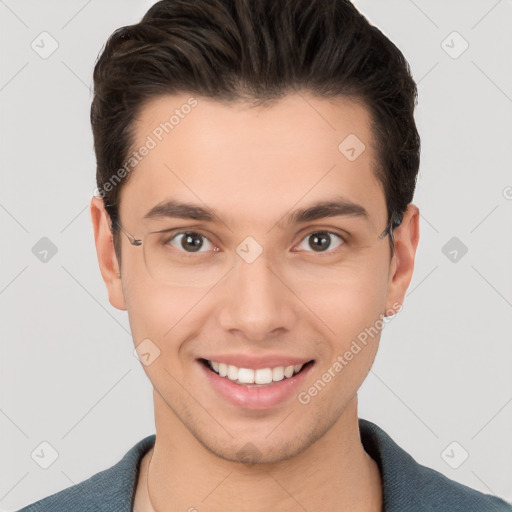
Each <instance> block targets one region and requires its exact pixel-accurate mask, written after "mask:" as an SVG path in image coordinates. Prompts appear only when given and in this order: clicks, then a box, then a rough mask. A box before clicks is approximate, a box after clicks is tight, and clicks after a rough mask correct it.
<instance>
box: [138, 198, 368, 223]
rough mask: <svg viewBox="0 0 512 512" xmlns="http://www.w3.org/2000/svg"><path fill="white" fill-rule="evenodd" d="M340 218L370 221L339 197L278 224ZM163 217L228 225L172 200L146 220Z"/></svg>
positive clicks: (211, 212) (296, 212) (299, 211)
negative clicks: (346, 217)
mask: <svg viewBox="0 0 512 512" xmlns="http://www.w3.org/2000/svg"><path fill="white" fill-rule="evenodd" d="M338 216H348V217H361V218H363V219H365V220H368V219H369V215H368V212H367V210H366V209H365V208H364V206H362V205H360V204H357V203H354V202H352V201H349V200H348V199H346V198H343V197H341V196H338V197H335V198H334V199H331V200H328V201H319V202H316V203H314V204H312V205H310V206H308V207H306V208H301V209H297V210H294V211H293V212H291V213H288V214H287V215H284V216H283V217H282V218H281V220H280V221H278V222H277V223H276V224H277V225H278V226H280V227H283V226H285V225H289V224H301V223H305V222H311V221H314V220H320V219H324V218H328V217H338ZM162 217H171V218H179V219H192V220H201V221H205V222H213V223H222V224H225V225H227V224H226V222H225V220H224V219H223V217H222V216H221V215H220V214H218V213H216V212H215V211H214V210H212V209H211V208H208V207H206V206H199V205H195V204H191V203H183V202H180V201H176V200H172V199H171V200H167V201H165V202H162V203H159V204H157V205H156V206H154V207H153V208H151V210H149V211H148V212H147V213H146V215H144V218H145V219H154V218H162Z"/></svg>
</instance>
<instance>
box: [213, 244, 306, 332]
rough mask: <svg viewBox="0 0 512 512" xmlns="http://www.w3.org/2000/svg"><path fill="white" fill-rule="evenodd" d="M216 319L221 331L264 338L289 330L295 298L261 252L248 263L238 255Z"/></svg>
mask: <svg viewBox="0 0 512 512" xmlns="http://www.w3.org/2000/svg"><path fill="white" fill-rule="evenodd" d="M225 291H226V294H225V295H224V300H223V303H222V305H221V308H220V317H219V321H220V324H221V327H222V328H223V329H224V330H225V331H230V332H232V333H234V334H236V333H238V334H242V335H243V336H244V337H245V338H246V339H248V340H252V341H264V340H268V339H270V338H271V337H272V338H274V337H275V336H276V335H277V336H279V335H281V336H282V335H283V334H284V332H285V331H290V330H291V329H292V327H293V324H294V322H296V320H297V318H298V316H297V311H296V307H297V305H296V304H297V302H298V301H297V299H296V298H295V297H294V295H293V292H292V291H291V289H290V287H289V285H287V283H285V282H284V280H283V278H282V277H281V276H280V275H279V272H278V271H277V270H275V269H274V268H273V267H272V266H271V265H270V264H269V261H268V259H267V258H266V256H265V253H263V254H261V255H260V256H259V257H258V258H257V259H256V260H255V261H253V262H252V263H247V262H246V261H244V260H243V259H242V258H238V259H237V261H236V262H235V265H234V266H233V268H232V270H231V271H230V272H229V274H228V276H227V279H226V282H225Z"/></svg>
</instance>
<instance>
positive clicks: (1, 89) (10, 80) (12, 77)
mask: <svg viewBox="0 0 512 512" xmlns="http://www.w3.org/2000/svg"><path fill="white" fill-rule="evenodd" d="M27 66H28V61H27V62H25V64H23V66H21V68H20V69H18V71H16V73H14V75H13V76H11V78H9V80H7V82H5V84H4V85H2V87H0V92H1V91H3V90H4V89H5V88H6V87H7V86H8V85H9V84H10V83H11V82H12V81H13V80H14V79H15V78H16V77H17V76H18V75H19V74H20V73H21V72H22V71H23V70H24V69H25V68H26V67H27Z"/></svg>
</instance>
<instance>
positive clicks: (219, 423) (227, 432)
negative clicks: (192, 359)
mask: <svg viewBox="0 0 512 512" xmlns="http://www.w3.org/2000/svg"><path fill="white" fill-rule="evenodd" d="M164 370H165V371H166V372H167V373H168V374H169V376H170V377H171V378H172V379H174V381H175V382H176V383H177V384H178V385H179V386H180V387H181V389H183V391H185V393H188V396H190V398H192V399H193V400H195V401H196V403H197V405H199V407H201V408H202V409H203V410H204V411H205V412H206V413H207V414H208V416H210V418H211V419H212V420H213V421H215V423H217V425H219V427H220V428H221V429H222V430H224V432H226V434H229V435H230V436H231V437H233V434H232V433H231V432H230V431H229V430H228V429H227V428H226V427H225V426H224V425H223V424H222V423H221V422H220V421H219V420H218V419H217V418H216V417H215V416H214V415H213V414H212V413H211V412H210V411H209V410H208V409H207V408H206V407H205V406H204V405H203V404H202V403H201V402H200V401H199V400H198V399H197V398H196V397H195V396H194V395H193V394H192V393H191V392H190V391H189V390H188V389H187V388H186V387H185V386H184V385H183V384H182V383H181V382H180V381H179V380H178V379H177V378H176V377H175V376H174V375H172V373H171V372H169V370H168V369H167V368H164ZM157 391H158V390H157ZM158 394H159V395H160V396H161V397H162V399H163V400H164V401H165V398H164V397H163V396H162V393H160V391H158ZM166 403H167V402H166Z"/></svg>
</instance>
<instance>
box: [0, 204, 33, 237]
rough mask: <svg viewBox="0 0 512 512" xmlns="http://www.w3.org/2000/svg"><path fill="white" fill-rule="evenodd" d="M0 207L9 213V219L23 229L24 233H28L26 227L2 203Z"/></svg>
mask: <svg viewBox="0 0 512 512" xmlns="http://www.w3.org/2000/svg"><path fill="white" fill-rule="evenodd" d="M0 208H2V210H4V212H5V213H7V215H9V217H11V219H12V220H13V221H14V222H16V224H18V226H20V227H21V229H23V230H24V231H25V233H28V229H27V228H26V227H25V226H24V225H23V224H22V223H21V222H20V221H19V220H18V219H17V218H16V217H15V216H14V215H13V214H12V213H11V212H10V211H9V210H8V209H7V208H6V207H5V206H4V205H3V204H0Z"/></svg>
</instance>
